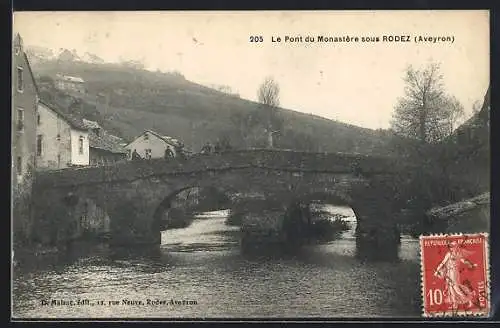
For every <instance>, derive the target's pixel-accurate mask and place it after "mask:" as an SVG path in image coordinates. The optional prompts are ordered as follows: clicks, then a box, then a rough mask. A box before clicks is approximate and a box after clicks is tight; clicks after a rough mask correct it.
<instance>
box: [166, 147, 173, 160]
mask: <svg viewBox="0 0 500 328" xmlns="http://www.w3.org/2000/svg"><path fill="white" fill-rule="evenodd" d="M173 157H174V153H173V152H172V149H170V147H167V148H166V149H165V155H164V158H165V159H170V158H173Z"/></svg>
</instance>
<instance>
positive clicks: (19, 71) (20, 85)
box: [17, 67, 24, 92]
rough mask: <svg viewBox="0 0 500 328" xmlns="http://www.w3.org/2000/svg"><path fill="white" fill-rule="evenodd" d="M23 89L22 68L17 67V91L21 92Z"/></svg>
mask: <svg viewBox="0 0 500 328" xmlns="http://www.w3.org/2000/svg"><path fill="white" fill-rule="evenodd" d="M23 87H24V81H23V68H22V67H17V91H19V92H22V91H23Z"/></svg>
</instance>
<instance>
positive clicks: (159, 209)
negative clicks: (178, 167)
mask: <svg viewBox="0 0 500 328" xmlns="http://www.w3.org/2000/svg"><path fill="white" fill-rule="evenodd" d="M182 194H185V198H184V197H181V198H180V199H179V196H181V195H182ZM234 194H235V191H234V190H229V191H228V190H223V189H221V188H219V187H216V186H211V185H208V186H202V185H201V184H195V185H188V186H185V187H182V188H180V189H177V190H175V191H172V192H171V193H169V194H168V195H166V196H165V198H163V199H162V200H160V201H159V202H157V205H154V206H156V209H155V210H154V214H153V220H152V225H151V229H152V230H153V231H154V230H158V229H159V230H160V231H162V230H166V229H168V228H183V227H185V226H187V225H188V224H189V223H190V221H191V218H192V215H194V213H196V212H207V211H214V210H219V209H227V208H229V207H231V203H232V196H233V195H234ZM190 196H191V198H190ZM176 202H177V203H180V204H176ZM222 207H224V208H222Z"/></svg>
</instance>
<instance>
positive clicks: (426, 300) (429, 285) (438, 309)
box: [420, 233, 490, 317]
mask: <svg viewBox="0 0 500 328" xmlns="http://www.w3.org/2000/svg"><path fill="white" fill-rule="evenodd" d="M488 251H489V248H488V234H487V233H476V234H453V235H431V236H420V254H421V257H420V260H421V262H420V264H421V270H422V271H421V274H422V276H421V277H422V298H423V316H425V317H454V316H456V317H459V316H481V317H485V316H488V315H489V311H490V297H489V290H490V281H489V264H488Z"/></svg>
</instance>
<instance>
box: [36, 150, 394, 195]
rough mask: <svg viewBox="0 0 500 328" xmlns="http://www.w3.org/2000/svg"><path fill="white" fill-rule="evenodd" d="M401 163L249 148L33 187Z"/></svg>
mask: <svg viewBox="0 0 500 328" xmlns="http://www.w3.org/2000/svg"><path fill="white" fill-rule="evenodd" d="M400 166H401V162H400V161H399V160H398V159H397V158H389V157H375V156H367V155H361V154H346V153H310V152H297V151H287V150H269V149H252V150H238V151H229V152H224V153H220V154H213V155H201V154H198V155H194V156H192V157H190V158H187V159H175V160H168V161H166V160H164V159H151V160H140V161H128V162H122V163H117V164H115V165H112V166H102V167H85V168H71V169H63V170H58V171H47V172H40V173H39V174H38V175H37V179H36V184H37V185H39V186H44V187H58V186H78V185H83V184H92V183H105V182H115V181H133V180H137V179H142V178H147V177H153V176H168V175H176V176H179V175H188V174H193V173H199V172H204V171H224V170H237V169H245V168H246V169H248V168H252V167H255V168H263V169H269V170H281V171H292V172H317V173H352V172H353V170H354V169H357V170H359V171H360V172H363V173H366V174H391V173H394V171H395V170H396V168H397V167H400Z"/></svg>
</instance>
